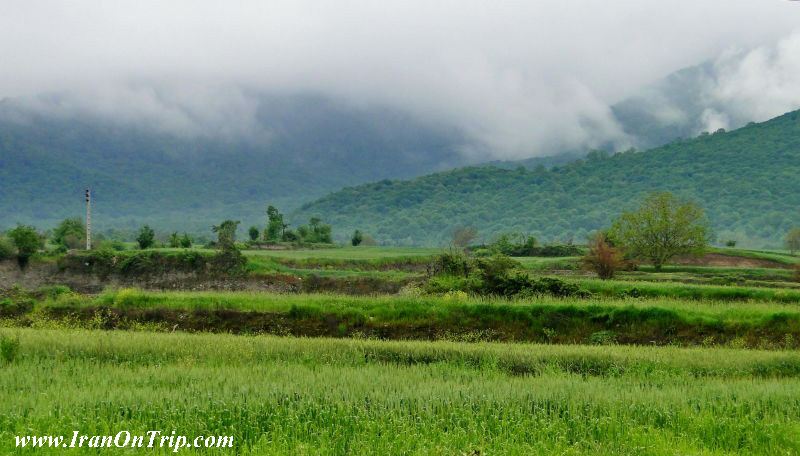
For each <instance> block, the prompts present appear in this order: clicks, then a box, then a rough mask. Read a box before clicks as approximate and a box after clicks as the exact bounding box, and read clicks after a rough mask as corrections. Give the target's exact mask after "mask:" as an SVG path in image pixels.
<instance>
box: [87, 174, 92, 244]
mask: <svg viewBox="0 0 800 456" xmlns="http://www.w3.org/2000/svg"><path fill="white" fill-rule="evenodd" d="M86 250H92V193H91V192H90V191H89V189H88V188H87V189H86Z"/></svg>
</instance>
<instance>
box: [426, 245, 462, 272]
mask: <svg viewBox="0 0 800 456" xmlns="http://www.w3.org/2000/svg"><path fill="white" fill-rule="evenodd" d="M471 271H472V264H471V262H470V260H469V259H468V258H467V257H466V255H464V254H463V253H461V252H459V251H450V252H444V253H440V254H439V255H437V256H436V257H434V259H433V260H432V261H431V262H430V264H429V265H428V275H429V276H437V275H452V276H462V277H467V276H468V275H469V274H470V272H471Z"/></svg>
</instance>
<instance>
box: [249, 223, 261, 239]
mask: <svg viewBox="0 0 800 456" xmlns="http://www.w3.org/2000/svg"><path fill="white" fill-rule="evenodd" d="M259 234H261V233H259V231H258V227H255V226H251V227H250V229H248V230H247V235H248V236H250V240H251V241H253V242H256V241H257V240H258V235H259Z"/></svg>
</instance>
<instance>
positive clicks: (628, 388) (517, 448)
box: [0, 330, 800, 455]
mask: <svg viewBox="0 0 800 456" xmlns="http://www.w3.org/2000/svg"><path fill="white" fill-rule="evenodd" d="M18 336H19V339H20V341H21V348H20V355H19V358H18V361H17V362H16V363H14V364H12V365H9V366H7V367H5V368H3V369H0V422H1V423H2V426H0V451H2V452H3V453H4V454H29V453H31V451H30V450H26V451H21V450H15V449H14V448H13V442H14V436H15V435H31V434H33V435H48V434H56V435H58V434H62V435H71V433H72V432H73V431H75V430H77V431H80V432H81V433H82V434H87V435H94V434H100V435H108V434H113V433H116V432H117V431H119V430H128V431H130V432H132V433H143V432H145V431H147V430H152V429H158V430H165V431H166V432H167V433H169V432H171V431H172V430H176V431H177V432H176V433H178V434H184V435H189V436H195V435H209V434H214V435H233V436H234V447H235V450H234V452H235V453H236V454H245V455H251V454H259V455H264V454H276V455H285V454H315V455H345V454H346V455H359V454H409V455H430V454H442V455H454V454H455V455H461V454H504V455H506V454H508V455H530V454H533V455H537V454H541V455H545V454H547V455H550V454H570V455H596V454H608V455H634V454H637V455H638V454H648V455H675V454H708V455H737V454H741V455H755V454H766V455H772V454H774V455H779V454H780V455H784V454H796V453H797V452H798V451H800V437H799V436H800V433H798V430H800V426H799V425H798V420H797V417H798V416H800V400H798V397H800V379H798V377H797V375H798V374H797V372H798V370H797V366H798V365H800V361H799V360H798V356H797V354H796V353H763V352H742V351H736V350H721V349H713V350H711V349H694V350H678V349H674V348H646V347H637V348H622V347H553V346H538V345H495V344H472V345H465V344H455V343H413V342H391V343H386V342H376V341H337V340H325V339H318V340H309V339H280V338H274V337H234V336H225V335H214V336H209V335H203V336H197V335H194V336H190V335H179V334H174V335H153V334H137V333H125V334H121V333H115V332H103V333H98V332H61V331H58V332H51V331H31V330H20V331H18ZM15 451H16V453H15ZM167 451H168V450H166V449H165V450H159V449H147V452H148V453H150V454H166V452H167ZM69 452H70V453H71V454H97V450H92V449H86V448H84V449H70V450H69ZM179 453H185V454H195V453H197V454H200V453H202V454H219V453H214V452H213V450H206V449H201V450H193V449H183V450H181V451H179ZM43 454H48V453H45V452H43Z"/></svg>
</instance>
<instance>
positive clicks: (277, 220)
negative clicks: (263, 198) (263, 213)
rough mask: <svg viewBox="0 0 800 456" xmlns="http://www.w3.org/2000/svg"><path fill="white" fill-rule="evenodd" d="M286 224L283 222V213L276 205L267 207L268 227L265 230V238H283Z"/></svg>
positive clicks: (272, 240)
mask: <svg viewBox="0 0 800 456" xmlns="http://www.w3.org/2000/svg"><path fill="white" fill-rule="evenodd" d="M285 229H286V224H284V223H283V214H281V213H280V212H278V208H276V207H275V206H269V207H267V229H266V230H264V240H265V241H267V242H278V241H279V240H280V239H281V238H283V233H284V230H285Z"/></svg>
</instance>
